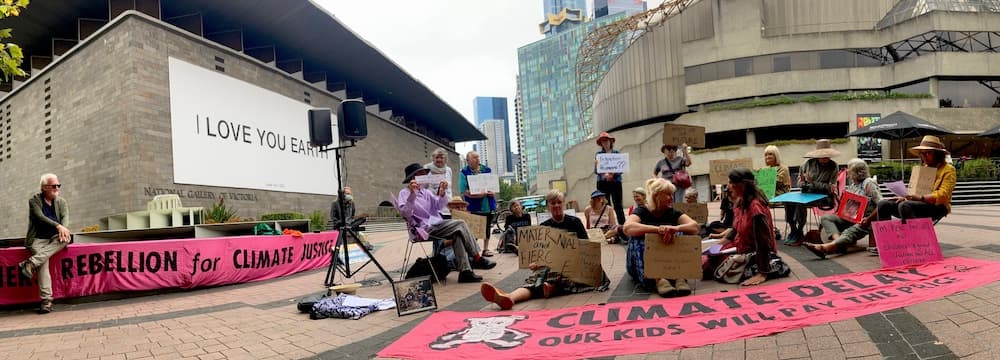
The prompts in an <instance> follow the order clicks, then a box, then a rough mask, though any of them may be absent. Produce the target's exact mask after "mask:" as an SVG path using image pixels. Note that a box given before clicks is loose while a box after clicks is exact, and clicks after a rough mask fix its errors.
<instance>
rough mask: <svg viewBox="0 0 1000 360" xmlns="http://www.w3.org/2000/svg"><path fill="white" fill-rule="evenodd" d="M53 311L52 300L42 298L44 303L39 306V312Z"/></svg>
mask: <svg viewBox="0 0 1000 360" xmlns="http://www.w3.org/2000/svg"><path fill="white" fill-rule="evenodd" d="M50 312H52V300H47V299H46V300H42V304H41V305H39V306H38V313H39V314H48V313H50Z"/></svg>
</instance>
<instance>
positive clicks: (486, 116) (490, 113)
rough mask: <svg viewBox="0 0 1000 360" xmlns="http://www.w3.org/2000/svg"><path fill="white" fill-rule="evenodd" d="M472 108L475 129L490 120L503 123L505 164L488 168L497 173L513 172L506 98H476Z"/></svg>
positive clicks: (491, 165) (492, 165)
mask: <svg viewBox="0 0 1000 360" xmlns="http://www.w3.org/2000/svg"><path fill="white" fill-rule="evenodd" d="M472 107H473V111H474V112H475V114H476V126H477V127H481V126H482V125H483V123H484V122H486V121H490V120H501V121H502V122H503V133H504V135H503V141H504V149H507V153H506V154H504V159H506V162H505V163H503V164H490V167H491V168H493V170H494V171H496V172H499V173H508V172H513V171H514V166H513V164H512V163H511V156H510V151H511V146H510V135H508V134H510V119H509V117H508V116H507V98H505V97H485V96H477V97H476V99H475V100H474V101H473V103H472ZM487 137H489V135H487Z"/></svg>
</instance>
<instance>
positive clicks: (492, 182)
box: [466, 173, 500, 194]
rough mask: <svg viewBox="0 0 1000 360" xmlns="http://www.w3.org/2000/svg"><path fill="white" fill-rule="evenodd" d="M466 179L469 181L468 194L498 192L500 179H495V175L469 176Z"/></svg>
mask: <svg viewBox="0 0 1000 360" xmlns="http://www.w3.org/2000/svg"><path fill="white" fill-rule="evenodd" d="M466 178H467V179H468V180H469V192H471V193H473V194H482V193H484V192H487V191H492V192H494V193H499V192H500V178H499V177H497V174H493V173H489V174H479V175H469V176H468V177H466Z"/></svg>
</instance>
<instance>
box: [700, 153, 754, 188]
mask: <svg viewBox="0 0 1000 360" xmlns="http://www.w3.org/2000/svg"><path fill="white" fill-rule="evenodd" d="M738 167H744V168H747V169H750V168H752V167H753V159H750V158H741V159H736V160H709V161H708V171H709V172H708V180H709V181H711V183H713V184H727V183H729V170H732V169H734V168H738Z"/></svg>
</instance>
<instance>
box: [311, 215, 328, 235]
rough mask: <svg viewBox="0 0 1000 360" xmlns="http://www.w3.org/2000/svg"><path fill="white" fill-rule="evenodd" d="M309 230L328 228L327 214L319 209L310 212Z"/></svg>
mask: <svg viewBox="0 0 1000 360" xmlns="http://www.w3.org/2000/svg"><path fill="white" fill-rule="evenodd" d="M309 230H310V231H323V230H326V214H324V213H323V212H322V211H319V210H316V211H313V212H311V213H309Z"/></svg>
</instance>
